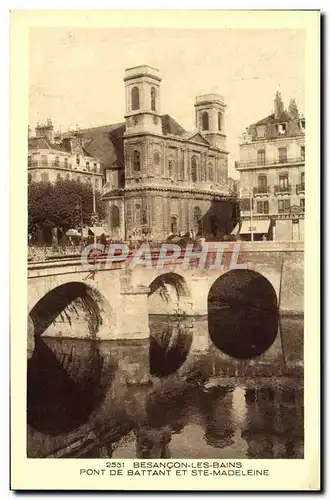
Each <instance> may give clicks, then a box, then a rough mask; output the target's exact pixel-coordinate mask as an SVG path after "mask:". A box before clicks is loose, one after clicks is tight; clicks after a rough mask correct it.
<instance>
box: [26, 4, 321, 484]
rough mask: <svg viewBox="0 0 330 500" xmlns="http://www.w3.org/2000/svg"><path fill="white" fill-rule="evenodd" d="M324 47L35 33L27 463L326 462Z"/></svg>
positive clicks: (197, 32)
mask: <svg viewBox="0 0 330 500" xmlns="http://www.w3.org/2000/svg"><path fill="white" fill-rule="evenodd" d="M60 14H61V13H60ZM57 15H59V14H57ZM62 15H63V16H65V13H64V12H63V13H62ZM63 21H64V18H63ZM306 43H307V42H306V30H305V29H301V28H295V27H294V25H293V27H292V28H288V27H283V28H278V27H276V28H275V27H274V28H270V27H267V26H265V27H263V26H259V27H258V28H247V27H244V26H242V27H241V28H239V27H231V26H230V24H228V26H227V27H226V26H220V27H216V26H214V27H212V28H210V29H207V28H205V27H203V25H201V26H200V27H193V26H192V27H189V26H188V27H185V26H184V25H183V26H181V27H180V26H179V27H178V26H176V27H173V28H170V27H158V26H157V25H156V24H155V25H154V27H139V26H137V27H134V25H133V24H132V25H128V26H126V25H124V26H123V27H122V28H120V27H114V26H111V25H109V27H107V26H105V25H104V24H103V25H101V26H99V27H97V26H93V25H92V24H91V25H90V26H88V24H87V23H85V25H84V26H81V25H79V24H77V23H72V24H71V25H70V23H66V22H63V23H60V25H56V24H54V26H51V25H49V23H48V24H47V25H44V26H42V25H38V23H37V25H36V26H30V27H29V30H28V48H27V53H28V58H27V66H26V67H27V73H28V85H27V89H26V90H27V102H28V117H27V123H28V126H27V128H26V136H25V138H24V141H25V144H26V160H25V165H23V170H24V169H25V172H26V174H25V178H24V175H23V176H22V179H23V180H22V182H23V183H24V182H26V186H25V189H26V192H27V195H26V196H27V228H26V230H27V233H26V247H27V254H26V255H27V262H26V268H27V347H26V352H25V357H26V359H27V365H26V373H25V377H26V397H25V405H26V418H25V432H26V440H24V443H25V453H26V458H28V459H46V458H47V459H103V464H107V465H106V466H105V467H110V468H111V467H115V468H124V464H125V462H123V460H124V459H142V460H145V459H150V460H151V461H149V462H144V463H147V464H149V465H147V468H150V469H153V468H154V467H157V468H159V467H160V468H161V467H162V465H154V462H153V459H158V461H157V462H155V463H156V464H162V463H164V469H165V468H166V467H167V466H166V462H167V461H168V460H171V461H172V462H171V463H173V464H176V463H178V464H181V467H182V468H185V465H184V464H185V461H186V460H190V459H192V460H203V461H204V460H205V461H207V464H208V465H204V466H203V467H207V468H209V469H210V470H211V469H212V470H213V472H212V473H210V475H212V474H213V475H222V474H224V475H231V474H230V473H229V472H228V471H229V470H230V469H232V470H233V471H234V472H232V474H233V475H234V474H236V475H247V473H249V472H247V473H246V474H245V473H243V472H242V473H240V472H238V470H239V469H242V470H243V469H244V467H245V468H246V467H247V468H249V464H248V463H246V462H245V460H249V459H255V460H257V461H256V462H253V466H252V465H251V468H250V469H249V470H251V471H252V472H251V475H253V476H256V475H260V476H262V475H268V473H269V471H268V469H270V467H271V465H269V463H268V465H267V468H265V464H264V462H263V460H265V459H273V462H272V463H274V461H275V462H276V460H278V459H288V460H289V461H290V460H291V459H298V460H301V461H303V459H304V458H306V448H305V444H306V431H305V428H306V422H305V404H306V403H304V401H305V402H306V393H305V389H304V388H305V387H306V386H305V360H306V359H305V358H306V349H305V338H306V328H305V320H304V317H305V304H306V300H305V293H306V292H305V286H304V284H305V214H306V216H307V217H308V210H309V204H308V200H307V202H306V204H305V196H306V194H308V193H309V186H308V181H309V179H310V178H311V175H309V174H308V171H309V170H313V169H316V170H317V169H318V165H317V161H316V164H314V165H313V164H312V165H311V164H309V163H308V158H309V157H308V148H309V143H308V137H309V136H308V135H307V133H306V130H308V123H309V114H308V110H309V109H310V107H309V106H308V104H307V103H306V74H307V72H306ZM305 133H306V141H305ZM305 151H306V160H307V161H306V165H305ZM305 167H306V168H305ZM20 168H21V171H22V166H21V167H20ZM305 170H306V172H307V173H306V175H307V178H306V179H307V180H306V182H305ZM24 179H26V181H25V180H24ZM311 189H312V188H311ZM314 194H315V189H314ZM308 196H309V195H308ZM306 199H307V198H306ZM317 230H318V229H317V228H316V231H317ZM310 237H311V234H310V233H309V234H308V236H307V232H306V239H307V238H310ZM24 314H25V313H24ZM309 333H311V332H309ZM304 352H305V354H304ZM107 460H109V461H108V462H107ZM58 462H61V461H58ZM64 462H65V461H64ZM68 462H69V461H68ZM78 462H79V461H78ZM251 462H252V461H251ZM84 463H85V461H84ZM87 463H89V464H90V465H89V467H91V469H90V470H91V471H92V470H95V469H94V467H95V466H94V465H93V462H90V461H89V462H88V461H86V464H87ZM134 463H136V462H134ZM258 463H259V464H260V466H258ZM120 464H122V465H120ZM262 464H263V465H262ZM78 467H79V465H78ZM84 467H85V466H84ZM134 467H138V466H137V465H134ZM173 467H176V465H173ZM178 467H179V465H178ZM187 467H190V466H187ZM191 467H192V468H194V465H191ZM201 467H202V466H201ZM197 468H198V466H197ZM218 468H220V469H221V468H222V469H223V470H225V471H226V472H221V473H220V472H219V473H218V472H215V470H216V469H218ZM266 469H267V470H266ZM82 470H84V471H85V473H81V471H80V475H83V474H85V475H86V476H87V475H88V474H89V472H88V470H89V469H87V465H86V469H82ZM267 471H268V472H267ZM190 473H191V475H192V476H194V475H197V472H196V474H194V472H193V471H190ZM91 474H95V472H93V473H92V472H91ZM134 474H138V473H137V472H136V473H134ZM146 474H147V473H146V472H145V473H144V474H142V472H141V474H140V475H146ZM155 474H156V472H155ZM158 474H160V472H158ZM249 474H250V473H249ZM110 475H111V474H110ZM128 475H130V473H129V471H128ZM132 475H133V472H132ZM138 475H139V474H138ZM149 475H151V474H149ZM163 475H165V472H164V474H163ZM199 475H201V473H200V474H199ZM204 475H206V473H205V474H204ZM122 480H123V481H125V478H122ZM142 489H143V488H142ZM233 489H235V487H233Z"/></svg>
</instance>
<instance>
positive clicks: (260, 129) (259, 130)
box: [257, 125, 266, 137]
mask: <svg viewBox="0 0 330 500" xmlns="http://www.w3.org/2000/svg"><path fill="white" fill-rule="evenodd" d="M265 133H266V127H265V125H259V126H258V127H257V136H258V137H265Z"/></svg>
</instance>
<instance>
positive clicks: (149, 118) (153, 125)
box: [124, 65, 162, 136]
mask: <svg viewBox="0 0 330 500" xmlns="http://www.w3.org/2000/svg"><path fill="white" fill-rule="evenodd" d="M124 82H125V91H126V114H125V119H126V133H125V135H126V136H127V135H133V134H140V133H143V132H145V133H154V134H161V133H162V120H161V114H160V82H161V78H160V76H159V70H158V69H157V68H153V67H151V66H146V65H143V66H136V67H134V68H129V69H126V70H125V78H124Z"/></svg>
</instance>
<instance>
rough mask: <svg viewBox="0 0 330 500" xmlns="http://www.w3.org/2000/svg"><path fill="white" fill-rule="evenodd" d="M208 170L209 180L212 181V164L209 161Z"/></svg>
mask: <svg viewBox="0 0 330 500" xmlns="http://www.w3.org/2000/svg"><path fill="white" fill-rule="evenodd" d="M208 171H209V181H210V182H213V165H212V163H209V165H208Z"/></svg>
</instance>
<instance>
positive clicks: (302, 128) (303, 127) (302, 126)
mask: <svg viewBox="0 0 330 500" xmlns="http://www.w3.org/2000/svg"><path fill="white" fill-rule="evenodd" d="M300 128H301V130H305V120H304V119H303V120H300Z"/></svg>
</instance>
